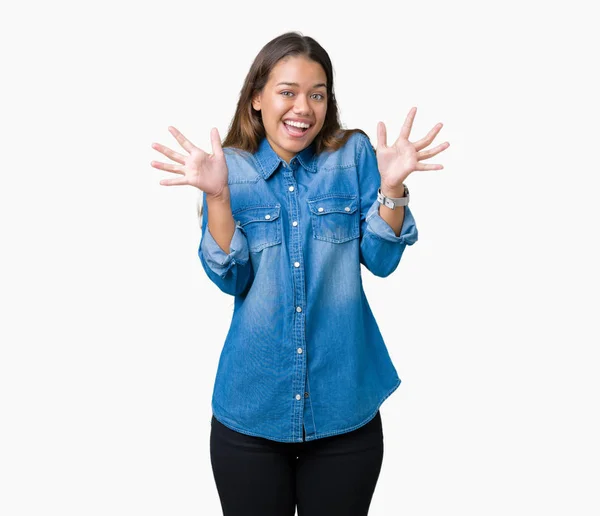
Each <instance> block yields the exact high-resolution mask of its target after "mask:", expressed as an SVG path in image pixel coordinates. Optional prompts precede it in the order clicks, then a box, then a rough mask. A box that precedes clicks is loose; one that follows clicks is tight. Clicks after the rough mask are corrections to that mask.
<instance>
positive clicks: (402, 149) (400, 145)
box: [377, 140, 418, 187]
mask: <svg viewBox="0 0 600 516" xmlns="http://www.w3.org/2000/svg"><path fill="white" fill-rule="evenodd" d="M417 163H418V156H417V150H416V149H415V146H414V145H413V144H412V143H410V142H409V141H408V140H398V141H397V142H396V143H395V144H394V145H393V146H391V147H383V146H378V147H377V165H378V168H379V170H380V171H381V170H386V171H387V170H390V171H403V170H415V169H416V167H417ZM382 178H383V176H382ZM404 179H406V176H404V177H403V175H402V173H401V172H397V173H396V174H393V173H392V174H391V176H389V177H386V181H389V182H390V184H389V185H388V186H390V187H393V186H394V184H402V182H403V181H404Z"/></svg>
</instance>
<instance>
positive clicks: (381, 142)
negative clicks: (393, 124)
mask: <svg viewBox="0 0 600 516" xmlns="http://www.w3.org/2000/svg"><path fill="white" fill-rule="evenodd" d="M379 147H387V131H386V129H385V124H384V123H383V122H378V123H377V148H379Z"/></svg>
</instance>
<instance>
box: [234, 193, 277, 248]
mask: <svg viewBox="0 0 600 516" xmlns="http://www.w3.org/2000/svg"><path fill="white" fill-rule="evenodd" d="M280 210H281V206H280V205H278V204H261V205H258V206H246V207H245V208H240V209H238V210H236V211H234V212H233V218H234V220H235V223H236V224H237V225H238V226H240V227H241V228H242V230H243V232H244V234H245V235H246V239H247V240H248V248H249V250H250V251H253V252H256V251H262V250H263V249H264V248H265V247H270V246H272V245H276V244H280V243H281V218H280V217H279V214H280Z"/></svg>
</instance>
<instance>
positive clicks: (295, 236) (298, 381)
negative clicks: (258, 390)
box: [285, 160, 306, 441]
mask: <svg viewBox="0 0 600 516" xmlns="http://www.w3.org/2000/svg"><path fill="white" fill-rule="evenodd" d="M298 168H299V165H298V163H297V160H292V161H291V162H290V165H289V169H288V170H290V169H291V171H292V172H295V171H296V170H297V169H298ZM285 177H286V180H287V199H288V202H289V204H288V205H289V209H290V211H289V214H290V220H291V222H292V228H298V220H299V200H298V189H297V188H296V186H297V185H296V182H295V179H294V177H293V176H292V175H291V174H289V172H288V173H287V174H285ZM289 257H290V262H291V265H292V279H293V281H292V284H293V288H294V293H293V299H294V305H295V307H294V310H295V313H294V315H293V324H292V342H293V345H294V350H295V352H294V354H295V355H296V360H294V371H293V373H294V375H293V376H294V381H293V384H294V387H293V388H294V391H296V394H295V395H294V397H295V399H296V400H297V401H302V400H303V398H304V397H305V396H304V394H303V393H304V392H305V389H306V385H305V381H306V380H305V377H306V358H305V357H306V353H304V349H305V347H306V346H305V341H304V313H303V308H304V307H305V302H306V300H305V299H304V292H305V288H306V287H305V280H306V278H305V275H304V269H303V267H302V263H303V257H302V236H301V234H300V232H299V231H296V230H292V231H290V238H289ZM292 392H293V391H292ZM303 412H304V403H303V402H302V403H298V404H296V408H295V409H294V417H293V421H294V426H293V434H294V437H295V439H296V440H297V441H302V439H303V431H304V424H303V420H304V415H303Z"/></svg>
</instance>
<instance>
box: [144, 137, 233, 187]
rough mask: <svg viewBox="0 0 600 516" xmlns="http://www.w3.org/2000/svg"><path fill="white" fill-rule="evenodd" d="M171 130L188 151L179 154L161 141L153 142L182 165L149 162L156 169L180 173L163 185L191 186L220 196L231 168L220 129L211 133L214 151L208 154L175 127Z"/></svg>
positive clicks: (165, 180) (164, 181)
mask: <svg viewBox="0 0 600 516" xmlns="http://www.w3.org/2000/svg"><path fill="white" fill-rule="evenodd" d="M169 132H170V133H171V134H172V135H173V136H174V137H175V139H176V140H177V141H178V142H179V144H180V145H181V146H182V147H183V148H184V149H185V150H186V151H187V152H188V153H189V154H187V155H184V154H180V153H178V152H175V151H173V150H171V149H169V148H168V147H165V146H164V145H161V144H159V143H153V144H152V148H153V149H155V150H157V151H158V152H160V153H161V154H164V155H165V156H166V157H167V158H170V159H172V160H173V161H175V162H176V163H179V165H172V164H169V163H161V162H160V161H152V162H151V163H150V164H151V165H152V166H153V167H154V168H158V169H160V170H166V171H167V172H173V173H174V174H179V176H180V177H177V178H173V179H162V180H161V181H160V184H161V185H164V186H173V185H192V186H195V187H196V188H199V189H200V190H202V191H204V192H206V195H211V196H218V195H220V194H221V192H222V191H223V189H224V188H225V187H226V186H227V178H228V175H229V171H228V170H227V163H226V161H225V155H224V154H223V148H222V147H221V140H220V137H219V131H218V130H217V128H216V127H214V128H213V129H212V130H211V132H210V141H211V145H212V151H213V153H212V154H207V153H206V152H204V151H203V150H202V149H200V148H198V147H196V146H195V145H194V144H193V143H192V142H190V141H189V140H188V139H187V138H186V137H185V136H183V134H181V133H180V132H179V131H178V130H177V129H175V128H174V127H169Z"/></svg>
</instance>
